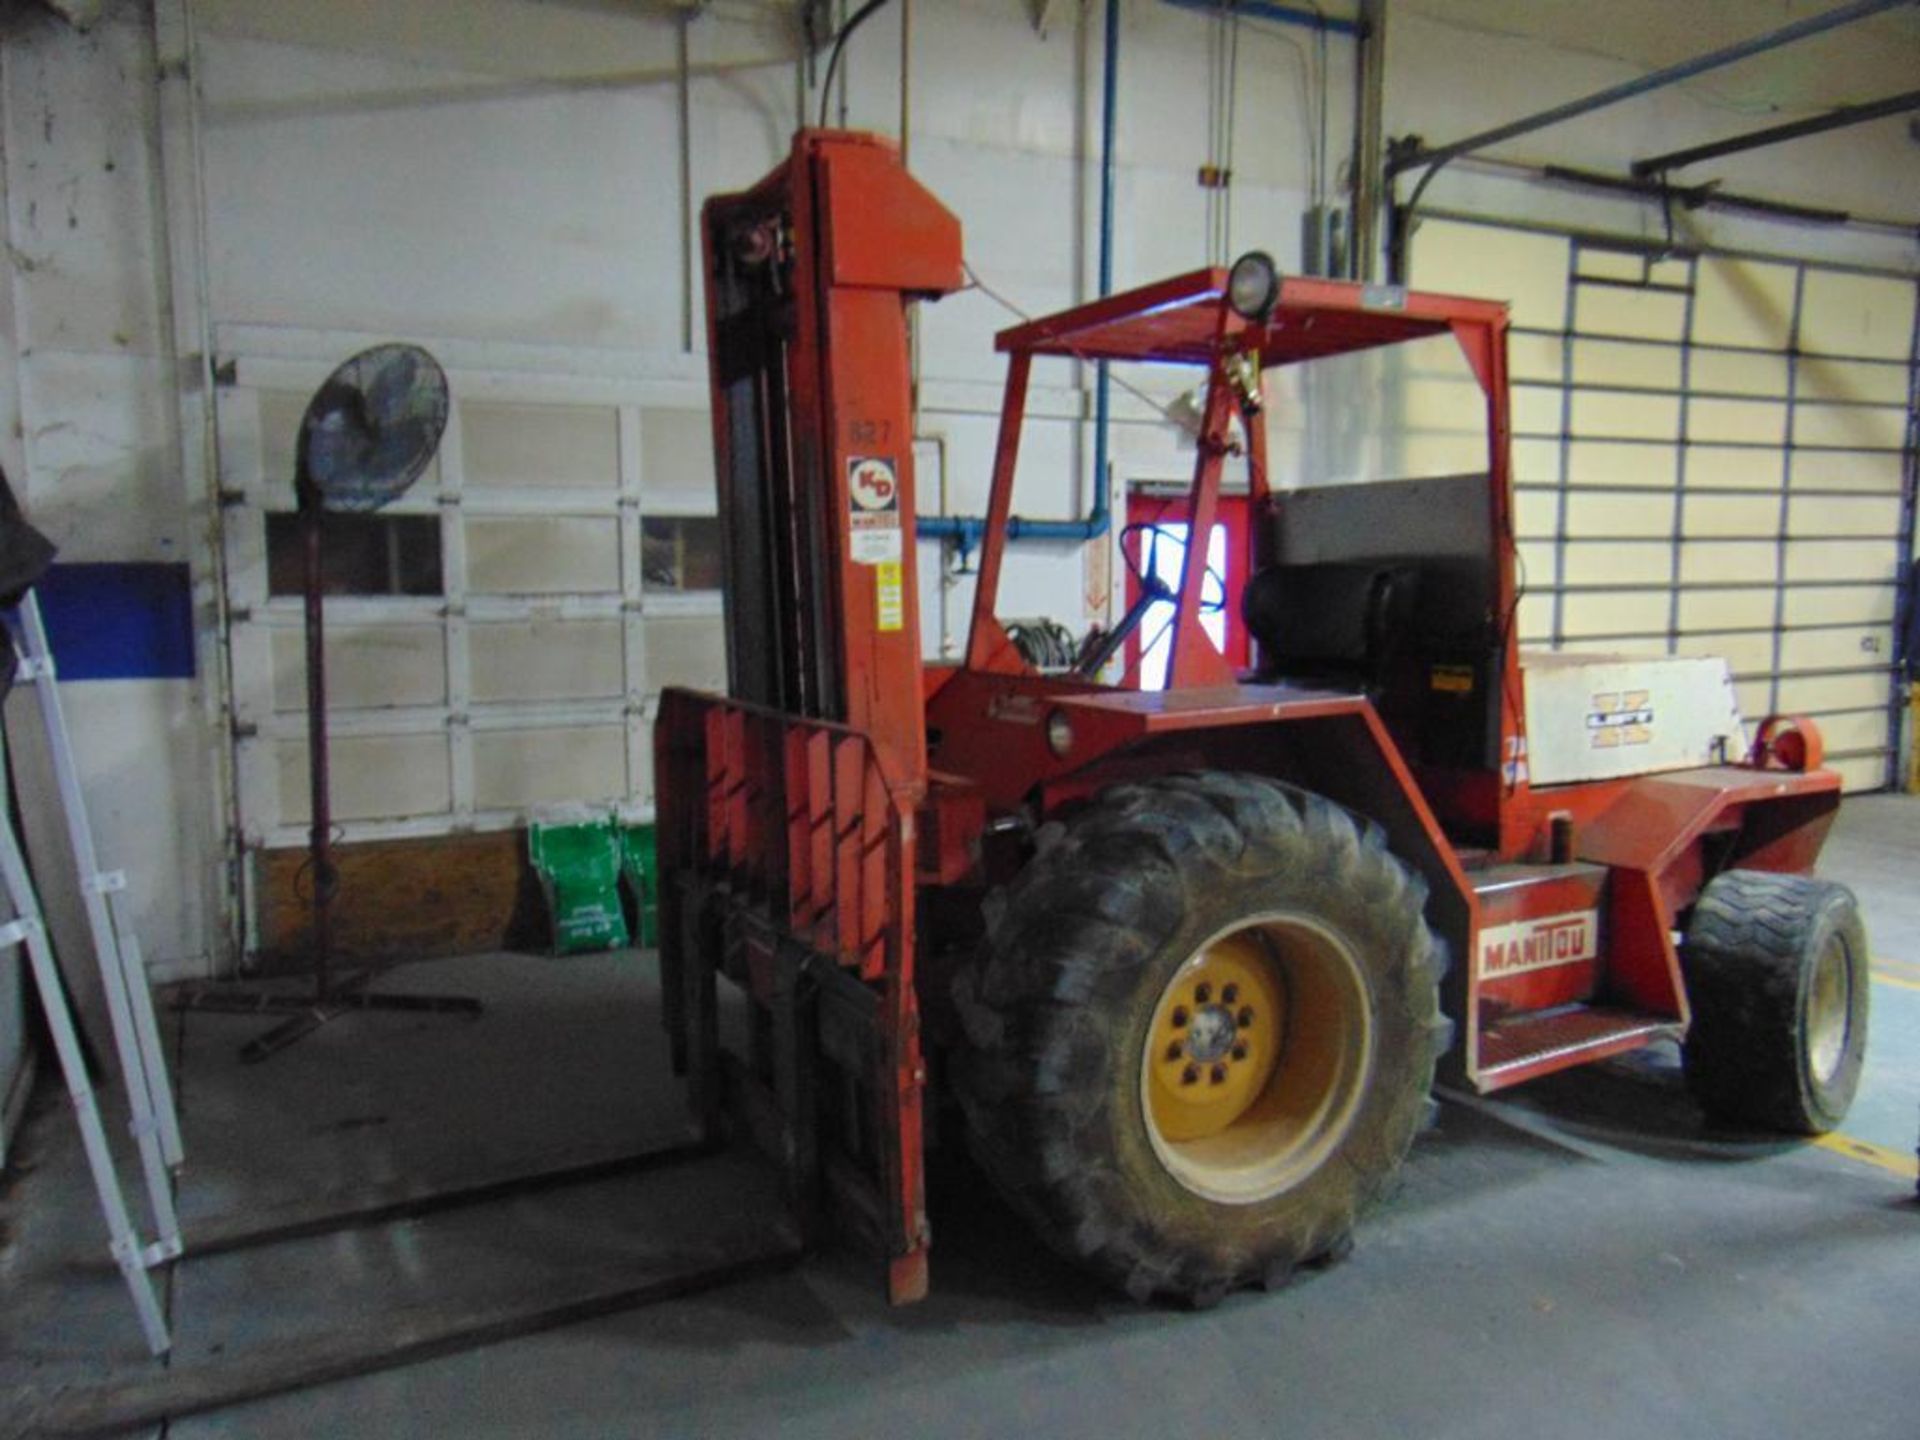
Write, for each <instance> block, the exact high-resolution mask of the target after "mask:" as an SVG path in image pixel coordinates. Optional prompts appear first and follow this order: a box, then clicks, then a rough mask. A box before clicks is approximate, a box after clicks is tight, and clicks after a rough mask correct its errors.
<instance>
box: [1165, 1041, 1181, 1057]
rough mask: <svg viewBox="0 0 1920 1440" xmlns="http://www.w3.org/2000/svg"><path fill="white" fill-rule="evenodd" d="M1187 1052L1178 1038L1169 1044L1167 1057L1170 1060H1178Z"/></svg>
mask: <svg viewBox="0 0 1920 1440" xmlns="http://www.w3.org/2000/svg"><path fill="white" fill-rule="evenodd" d="M1185 1053H1186V1047H1185V1046H1183V1045H1182V1044H1181V1043H1180V1042H1179V1041H1178V1040H1176V1041H1174V1042H1173V1043H1172V1044H1171V1045H1169V1046H1167V1059H1169V1060H1178V1059H1179V1058H1180V1057H1181V1056H1182V1055H1184V1054H1185Z"/></svg>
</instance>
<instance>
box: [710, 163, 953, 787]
mask: <svg viewBox="0 0 1920 1440" xmlns="http://www.w3.org/2000/svg"><path fill="white" fill-rule="evenodd" d="M703 230H704V243H705V248H706V266H707V275H708V283H709V287H710V290H709V303H708V307H707V312H708V325H709V327H710V328H709V336H708V340H709V346H710V354H711V356H712V376H713V427H714V436H713V438H714V455H715V461H716V468H717V472H718V477H719V506H720V524H721V533H722V541H723V547H724V556H725V561H724V563H725V576H726V627H727V674H728V689H729V693H730V694H731V696H732V697H733V698H734V699H736V700H745V701H749V702H752V703H757V704H761V705H766V706H769V707H771V708H773V709H776V710H779V711H782V712H784V713H787V714H791V715H800V716H805V717H808V718H810V719H815V720H831V721H837V722H840V723H842V724H845V725H848V726H850V727H852V728H853V729H856V730H859V731H861V732H863V733H864V734H866V735H868V736H869V737H871V738H872V740H873V743H874V745H875V747H876V750H877V751H878V754H879V757H880V762H881V765H882V768H883V769H884V770H885V771H886V774H887V778H888V780H889V781H890V782H892V784H894V785H895V786H898V787H901V788H903V789H904V790H906V791H907V792H909V793H917V792H918V791H919V790H920V789H921V788H923V786H924V784H925V776H926V743H925V736H926V721H925V713H924V709H923V706H922V704H921V699H920V694H921V686H920V623H919V605H918V592H917V589H916V583H915V573H914V543H913V533H914V515H915V505H914V474H913V395H912V381H911V367H910V365H909V363H908V352H907V323H906V307H907V304H908V302H909V301H911V300H913V299H916V298H919V297H923V296H933V297H937V296H940V295H945V294H949V293H951V292H952V291H955V290H958V289H960V288H961V287H962V285H963V284H964V273H965V272H964V268H963V265H962V261H961V247H960V223H959V221H958V220H956V219H955V218H954V217H953V216H952V215H951V214H950V213H949V212H948V211H947V210H946V209H945V208H944V207H943V206H941V204H940V202H939V201H937V200H935V199H934V198H933V196H932V195H931V194H929V193H928V192H927V191H926V190H925V189H924V188H922V187H921V186H920V185H919V184H918V183H916V182H915V181H914V180H913V178H912V177H911V176H910V175H908V174H907V172H906V170H905V169H904V168H903V167H902V166H901V165H900V163H899V158H898V154H897V152H896V150H895V149H894V147H893V146H892V145H891V144H889V143H888V142H886V141H885V140H882V139H880V138H879V137H877V136H869V135H860V134H849V133H846V132H821V131H802V132H801V133H800V134H799V135H797V136H796V137H795V138H794V143H793V150H792V153H791V155H790V156H789V158H788V159H787V161H786V163H785V164H784V165H782V166H781V167H780V168H778V169H777V170H775V171H774V172H773V173H772V174H771V175H769V176H768V177H767V178H766V179H765V180H763V181H762V182H761V183H760V184H759V185H757V186H756V187H754V188H753V189H752V190H750V191H747V192H745V193H743V194H737V195H724V196H719V197H716V198H715V199H713V200H711V201H709V202H708V204H707V205H706V208H705V211H704V224H703Z"/></svg>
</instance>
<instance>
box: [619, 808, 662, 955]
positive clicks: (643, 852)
mask: <svg viewBox="0 0 1920 1440" xmlns="http://www.w3.org/2000/svg"><path fill="white" fill-rule="evenodd" d="M620 870H621V873H622V874H624V875H625V876H626V877H627V885H628V887H629V888H630V889H631V890H632V891H633V913H634V917H635V920H636V922H637V923H636V925H635V927H634V928H635V929H636V930H638V931H639V943H640V944H641V945H643V946H649V947H651V946H654V945H658V944H659V943H660V889H659V886H660V869H659V862H658V859H657V858H656V852H655V848H654V838H653V826H651V825H623V826H621V828H620Z"/></svg>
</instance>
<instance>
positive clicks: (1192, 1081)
mask: <svg viewBox="0 0 1920 1440" xmlns="http://www.w3.org/2000/svg"><path fill="white" fill-rule="evenodd" d="M1180 1083H1181V1084H1182V1085H1197V1084H1199V1083H1200V1067H1199V1066H1198V1065H1189V1066H1187V1068H1186V1069H1184V1070H1182V1071H1181V1072H1180Z"/></svg>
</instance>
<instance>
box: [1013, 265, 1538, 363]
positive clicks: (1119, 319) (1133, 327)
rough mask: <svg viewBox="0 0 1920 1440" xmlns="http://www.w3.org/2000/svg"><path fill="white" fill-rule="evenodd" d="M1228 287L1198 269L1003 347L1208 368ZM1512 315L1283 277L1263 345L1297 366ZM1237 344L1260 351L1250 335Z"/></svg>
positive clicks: (1485, 304)
mask: <svg viewBox="0 0 1920 1440" xmlns="http://www.w3.org/2000/svg"><path fill="white" fill-rule="evenodd" d="M1226 285H1227V271H1226V269H1225V268H1224V267H1221V266H1214V267H1212V268H1210V269H1206V270H1193V271H1190V272H1188V273H1187V274H1185V275H1176V276H1174V277H1173V278H1172V279H1170V280H1161V281H1157V282H1155V283H1154V284H1152V285H1143V286H1141V287H1140V288H1139V289H1137V290H1127V291H1123V292H1122V293H1120V294H1118V295H1109V296H1108V297H1107V298H1106V299H1104V300H1095V301H1092V302H1090V303H1088V304H1086V305H1077V306H1075V307H1074V308H1073V309H1071V310H1062V311H1060V312H1059V313H1058V314H1054V315H1047V316H1044V317H1042V318H1041V319H1038V320H1030V321H1028V322H1027V323H1026V324H1023V325H1016V326H1014V327H1012V328H1011V329H1008V330H1002V331H1001V332H1000V334H999V335H998V337H996V340H995V346H996V348H997V349H999V350H1002V351H1017V350H1025V351H1029V352H1031V353H1033V354H1035V355H1065V356H1071V357H1072V358H1074V359H1079V360H1151V361H1157V362H1160V363H1167V364H1175V365H1206V364H1208V363H1209V362H1210V361H1211V360H1212V358H1213V348H1214V340H1215V336H1216V335H1217V334H1218V332H1219V325H1220V308H1221V296H1222V295H1223V294H1224V293H1225V291H1226ZM1506 314H1507V307H1506V306H1505V305H1504V304H1503V303H1501V302H1499V301H1495V300H1468V299H1463V298H1460V297H1458V296H1452V295H1432V294H1427V293H1425V292H1422V291H1418V290H1403V289H1401V288H1400V287H1398V286H1393V285H1362V284H1359V283H1358V282H1356V281H1351V280H1318V279H1314V278H1311V277H1308V276H1291V277H1288V278H1285V279H1283V280H1282V281H1281V282H1280V298H1279V301H1278V303H1276V304H1275V306H1274V308H1273V313H1272V314H1271V315H1270V316H1269V317H1268V319H1267V323H1266V325H1265V327H1264V329H1265V334H1264V335H1262V336H1261V337H1260V338H1259V339H1258V341H1257V342H1255V343H1256V345H1257V348H1258V349H1259V351H1260V355H1261V360H1262V363H1263V364H1264V365H1268V366H1272V365H1288V364H1293V363H1296V362H1298V361H1301V360H1317V359H1320V358H1321V357H1323V356H1327V355H1343V354H1346V353H1348V352H1349V351H1353V350H1368V349H1372V348H1373V347H1375V346H1379V345H1396V344H1399V343H1400V342H1401V341H1404V340H1418V339H1421V338H1423V337H1425V336H1428V335H1442V334H1445V333H1446V332H1447V331H1448V330H1449V329H1452V328H1453V327H1455V326H1457V325H1466V326H1474V327H1492V326H1497V325H1500V324H1504V323H1505V320H1506ZM1250 328H1259V327H1250ZM1242 333H1243V336H1244V333H1245V332H1242ZM1234 348H1235V349H1243V348H1251V347H1249V346H1247V344H1246V343H1245V341H1244V339H1242V340H1240V341H1237V342H1236V344H1235V346H1234Z"/></svg>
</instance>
